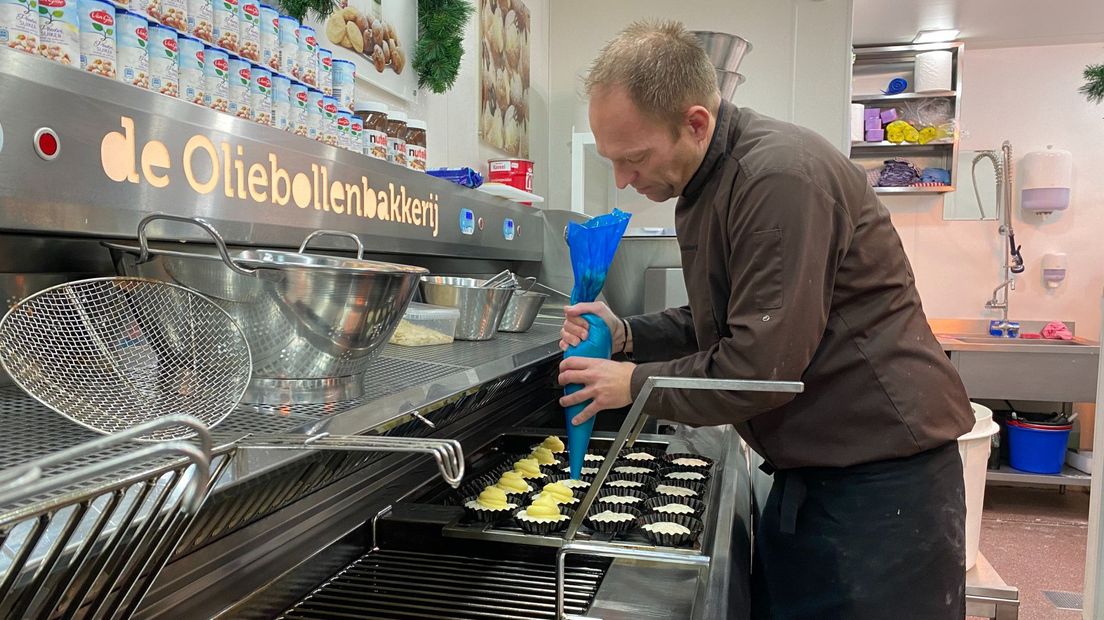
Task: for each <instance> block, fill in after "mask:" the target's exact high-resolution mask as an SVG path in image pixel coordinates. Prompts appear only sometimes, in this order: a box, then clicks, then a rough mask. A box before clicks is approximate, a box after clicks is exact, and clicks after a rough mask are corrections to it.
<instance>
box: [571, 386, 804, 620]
mask: <svg viewBox="0 0 1104 620" xmlns="http://www.w3.org/2000/svg"><path fill="white" fill-rule="evenodd" d="M659 389H676V390H724V391H729V392H773V393H789V394H797V393H800V392H803V391H804V390H805V384H804V383H802V382H800V381H748V380H743V379H703V378H696V377H650V378H648V380H647V381H645V382H644V386H643V387H642V388H641V390H640V393H639V394H638V395H637V397H636V400H634V401H633V404H632V407H631V408H630V409H629V413H628V414H627V415H626V416H625V421H624V422H623V423H622V424H621V429H620V430H618V432H617V437H616V438H614V440H613V443H612V444H611V445H610V449H609V451H608V452H607V453H606V458H605V460H603V461H602V465H601V466H600V467H599V468H598V475H596V476H595V477H594V481H593V482H591V484H590V488H589V489H588V490H587V492H586V495H585V496H583V499H582V501H581V502H580V503H579V506H578V508H577V509H576V510H575V514H574V515H573V516H572V517H571V523H569V524H568V526H567V532H566V533H565V534H564V542H565V544H564V545H563V546H562V547H560V550H559V552H558V554H557V556H556V618H557V619H560V620H570V619H569V618H568V616H566V615H565V614H564V576H565V570H564V564H565V559H566V557H567V556H568V555H569V554H579V555H594V556H603V557H608V558H614V559H618V558H623V559H633V560H646V561H652V562H663V563H670V564H683V565H690V566H698V567H699V568H706V567H708V566H709V563H710V556H708V555H700V554H699V555H690V554H685V553H670V552H664V551H652V550H645V549H631V548H624V547H610V546H608V545H595V544H591V543H577V542H573V541H574V540H575V535H576V534H577V533H578V531H579V527H580V526H582V524H583V520H584V519H585V518H586V515H587V513H588V512H589V511H590V507H591V505H593V503H594V500H595V498H597V496H598V490H599V489H600V488H601V487H602V484H603V483H604V482H605V480H606V476H608V475H609V472H610V470H611V469H612V468H613V463H614V461H615V460H616V459H617V455H618V454H620V453H621V450H622V449H623V448H624V447H626V446H631V445H633V444H634V443H635V442H636V438H637V437H638V436H639V435H640V431H641V430H642V429H643V428H644V424H645V423H646V422H647V415H646V414H645V413H644V404H645V403H646V402H647V401H648V398H649V397H650V396H651V394H652V391H653V390H659ZM575 620H582V619H581V618H579V617H577V616H576V617H575Z"/></svg>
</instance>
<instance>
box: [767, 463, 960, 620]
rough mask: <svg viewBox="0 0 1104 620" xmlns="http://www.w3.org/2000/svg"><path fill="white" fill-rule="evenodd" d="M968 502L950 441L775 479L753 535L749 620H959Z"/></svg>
mask: <svg viewBox="0 0 1104 620" xmlns="http://www.w3.org/2000/svg"><path fill="white" fill-rule="evenodd" d="M965 524H966V500H965V490H964V487H963V480H962V461H961V460H960V457H959V454H958V446H957V443H954V442H952V443H949V444H946V445H945V446H943V447H941V448H936V449H934V450H930V451H928V452H923V453H920V454H917V455H915V456H911V457H908V458H902V459H893V460H888V461H879V462H875V463H865V464H862V465H856V466H853V467H843V468H827V467H825V468H820V467H810V468H800V469H791V470H784V471H777V472H774V486H773V487H772V488H771V492H770V496H769V498H768V499H767V504H766V506H765V507H764V509H763V513H762V517H761V519H760V522H759V524H758V527H757V530H756V538H755V569H754V571H753V572H754V574H753V594H752V606H753V609H754V614H753V615H754V617H756V618H778V619H786V620H788V619H798V618H801V619H804V618H815V619H817V620H823V619H833V618H841V619H842V618H846V619H867V618H870V619H873V618H909V619H916V620H928V619H930V620H950V619H955V620H960V619H961V618H963V617H964V616H965V613H966V611H965V610H966V586H965V581H966V566H965V565H966V562H965V547H966V534H965Z"/></svg>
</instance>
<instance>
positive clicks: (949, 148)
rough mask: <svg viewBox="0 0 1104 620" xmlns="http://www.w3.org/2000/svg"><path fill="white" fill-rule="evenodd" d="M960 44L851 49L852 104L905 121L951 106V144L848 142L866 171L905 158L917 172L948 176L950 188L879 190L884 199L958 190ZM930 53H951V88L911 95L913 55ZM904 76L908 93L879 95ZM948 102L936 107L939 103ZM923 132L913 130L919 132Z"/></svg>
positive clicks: (876, 46) (855, 158)
mask: <svg viewBox="0 0 1104 620" xmlns="http://www.w3.org/2000/svg"><path fill="white" fill-rule="evenodd" d="M963 49H964V48H963V44H962V43H959V42H948V43H927V44H920V45H874V46H863V47H856V48H854V53H855V56H854V67H853V70H852V80H851V93H852V94H851V102H852V103H859V104H862V105H864V106H866V107H868V108H871V107H873V108H878V109H880V110H886V109H889V108H894V109H896V110H897V114H898V117H902V118H905V120H908V119H909V116H910V115H911V114H912V113H914V112H915V110H917V109H918V108H919V107H920V106H925V105H929V106H930V105H936V106H944V107H946V106H947V105H949V108H950V109H949V112H950V120H951V122H952V123H953V126H954V130H953V133H952V135H951V137H950V139H949V140H948V139H942V140H940V141H938V142H929V143H928V144H912V143H907V142H906V143H901V144H894V143H892V142H886V141H883V142H852V143H851V160H852V161H854V162H855V163H856V164H858V165H859V166H861V167H862V168H864V169H866V170H873V169H878V168H880V167H881V166H882V165H883V164H884V162H885V161H886V160H888V159H905V160H908V161H910V162H912V164H913V165H915V166H916V167H917V168H919V169H921V170H923V169H924V168H943V169H945V170H949V171H950V172H951V183H950V185H947V186H939V187H930V186H929V187H878V188H875V191H876V192H877V193H878V194H882V195H922V194H928V195H941V194H945V193H947V192H952V191H954V190H955V187H956V185H957V180H958V179H957V169H958V146H959V131H958V127H959V115H960V113H961V110H962V97H961V93H962V53H963ZM931 51H949V52H951V54H952V68H951V86H952V88H951V89H948V90H937V91H925V92H921V93H917V92H911V89H912V88H913V87H914V85H915V74H914V66H915V63H916V56H917V54H921V53H923V52H931ZM896 77H903V78H905V80H907V81H908V84H909V86H908V88H909V89H910V91H906V92H903V93H900V94H897V95H886V94H883V93H882V90H881V89H883V88H885V87H886V85H887V84H888V83H889V81H890V80H891V79H893V78H896ZM940 100H942V101H945V102H947V103H939V101H940ZM920 128H921V127H917V129H920Z"/></svg>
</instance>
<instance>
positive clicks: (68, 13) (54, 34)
mask: <svg viewBox="0 0 1104 620" xmlns="http://www.w3.org/2000/svg"><path fill="white" fill-rule="evenodd" d="M38 29H39V33H38V53H39V54H40V55H42V56H45V57H46V58H49V59H50V60H53V61H55V62H60V63H61V64H63V65H74V66H76V65H78V63H80V47H81V37H80V8H79V7H78V6H77V0H38Z"/></svg>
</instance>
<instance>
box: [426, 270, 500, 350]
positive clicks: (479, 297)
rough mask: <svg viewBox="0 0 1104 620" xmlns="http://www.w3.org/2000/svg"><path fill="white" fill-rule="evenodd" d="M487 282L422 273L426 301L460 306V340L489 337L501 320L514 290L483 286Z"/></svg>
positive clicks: (436, 304) (457, 331) (458, 332)
mask: <svg viewBox="0 0 1104 620" xmlns="http://www.w3.org/2000/svg"><path fill="white" fill-rule="evenodd" d="M484 282H485V280H477V279H475V278H454V277H448V276H423V277H422V296H423V297H424V298H425V301H426V303H428V304H433V305H434V306H448V307H450V308H457V309H459V310H460V320H459V321H458V322H457V323H456V339H457V340H490V339H491V338H494V335H495V332H496V331H497V330H498V326H499V323H501V322H502V315H503V313H504V312H505V311H506V304H507V303H509V301H510V297H511V296H513V294H514V290H513V289H509V288H481V285H482V284H483V283H484Z"/></svg>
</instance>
